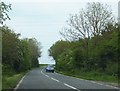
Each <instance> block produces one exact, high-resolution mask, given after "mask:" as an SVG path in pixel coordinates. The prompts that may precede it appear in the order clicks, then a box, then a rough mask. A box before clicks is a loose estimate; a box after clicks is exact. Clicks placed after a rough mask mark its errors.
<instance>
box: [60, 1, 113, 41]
mask: <svg viewBox="0 0 120 91" xmlns="http://www.w3.org/2000/svg"><path fill="white" fill-rule="evenodd" d="M113 22H114V17H113V15H112V12H111V11H110V9H109V7H108V6H107V5H103V4H101V3H99V2H97V3H95V2H93V3H88V4H87V8H86V10H83V9H82V10H81V11H80V12H79V13H78V14H74V15H70V18H69V19H68V21H67V23H68V25H69V27H64V29H63V31H61V32H60V34H61V35H62V36H63V37H64V38H65V39H67V40H70V41H76V40H79V39H86V38H88V39H89V38H90V37H91V36H97V35H101V33H102V32H104V31H108V30H107V28H106V27H107V25H108V24H111V23H113Z"/></svg>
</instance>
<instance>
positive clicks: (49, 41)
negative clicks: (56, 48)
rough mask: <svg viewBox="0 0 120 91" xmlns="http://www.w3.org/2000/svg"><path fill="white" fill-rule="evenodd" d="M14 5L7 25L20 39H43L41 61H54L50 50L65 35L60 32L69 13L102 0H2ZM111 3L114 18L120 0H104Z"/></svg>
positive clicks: (76, 11) (102, 0)
mask: <svg viewBox="0 0 120 91" xmlns="http://www.w3.org/2000/svg"><path fill="white" fill-rule="evenodd" d="M2 1H6V3H11V4H12V11H10V12H9V16H10V17H11V20H10V21H7V22H6V24H7V25H8V26H9V27H10V28H11V29H13V30H14V31H15V32H16V33H21V38H26V37H28V38H32V37H34V38H36V39H37V40H38V41H39V42H41V46H42V57H41V58H40V59H39V61H40V63H54V61H51V60H52V58H50V57H49V56H48V49H49V48H50V46H52V45H53V44H54V43H55V42H56V41H58V40H60V39H61V38H62V36H61V35H60V34H59V31H61V29H62V27H64V26H66V20H67V19H68V17H69V14H75V13H78V12H79V11H80V10H81V8H85V7H86V3H87V2H92V1H100V0H2ZM101 2H103V3H106V4H108V5H111V9H112V11H113V14H114V15H115V17H117V15H118V0H114V1H113V0H101Z"/></svg>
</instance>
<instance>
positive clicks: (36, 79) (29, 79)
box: [14, 67, 119, 91]
mask: <svg viewBox="0 0 120 91" xmlns="http://www.w3.org/2000/svg"><path fill="white" fill-rule="evenodd" d="M20 90H21V91H23V90H25V91H26V90H28V91H29V90H33V91H35V90H38V91H41V90H42V91H45V90H51V91H52V90H55V91H58V90H61V91H66V90H69V91H119V89H118V88H116V87H113V86H109V85H106V84H100V83H96V82H94V81H88V80H83V79H79V78H75V77H69V76H65V75H61V74H58V73H46V72H45V68H43V67H41V68H37V69H34V70H31V71H30V72H28V73H27V74H26V75H25V76H24V77H23V79H22V80H21V81H20V82H19V84H18V85H17V87H16V88H15V90H14V91H20Z"/></svg>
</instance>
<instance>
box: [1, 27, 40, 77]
mask: <svg viewBox="0 0 120 91" xmlns="http://www.w3.org/2000/svg"><path fill="white" fill-rule="evenodd" d="M0 31H2V73H3V75H6V74H16V73H19V72H24V71H27V70H29V69H31V68H34V67H38V66H39V63H38V57H40V56H41V50H40V49H41V47H40V43H39V42H37V40H36V39H35V38H25V39H20V38H19V37H20V34H16V33H15V32H13V31H12V30H11V29H9V28H8V27H6V26H3V27H0Z"/></svg>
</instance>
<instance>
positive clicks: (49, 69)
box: [46, 65, 54, 73]
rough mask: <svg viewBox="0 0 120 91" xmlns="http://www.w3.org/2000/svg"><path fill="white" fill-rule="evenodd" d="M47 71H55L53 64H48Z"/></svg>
mask: <svg viewBox="0 0 120 91" xmlns="http://www.w3.org/2000/svg"><path fill="white" fill-rule="evenodd" d="M46 72H52V73H54V66H53V65H48V66H47V67H46Z"/></svg>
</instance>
